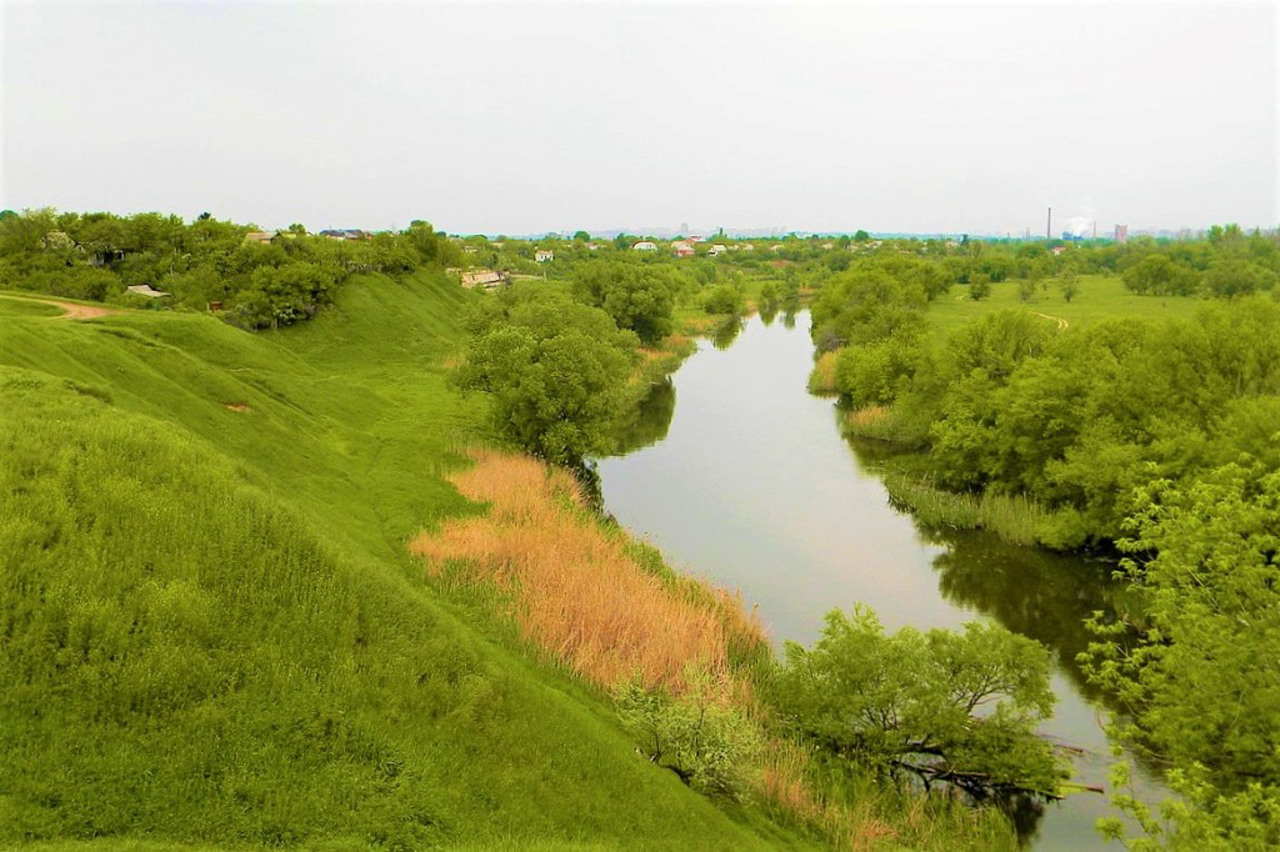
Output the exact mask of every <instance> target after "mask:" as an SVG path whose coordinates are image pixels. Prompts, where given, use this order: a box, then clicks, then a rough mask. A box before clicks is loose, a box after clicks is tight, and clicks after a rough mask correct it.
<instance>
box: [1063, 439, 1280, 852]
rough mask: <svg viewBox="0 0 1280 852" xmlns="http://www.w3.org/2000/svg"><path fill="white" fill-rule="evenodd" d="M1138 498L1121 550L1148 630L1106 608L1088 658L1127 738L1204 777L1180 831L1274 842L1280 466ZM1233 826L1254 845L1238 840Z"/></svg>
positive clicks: (1225, 472)
mask: <svg viewBox="0 0 1280 852" xmlns="http://www.w3.org/2000/svg"><path fill="white" fill-rule="evenodd" d="M1272 440H1274V438H1273V439H1272ZM1136 503H1137V506H1138V509H1137V511H1136V513H1135V514H1134V516H1133V518H1132V519H1131V521H1130V522H1129V524H1128V530H1129V531H1130V533H1131V534H1132V535H1133V537H1132V538H1129V539H1126V540H1123V541H1121V542H1120V547H1121V549H1122V550H1123V551H1124V552H1127V553H1128V554H1129V555H1130V556H1129V558H1128V559H1127V560H1126V561H1125V562H1124V567H1125V569H1126V570H1127V571H1128V573H1129V575H1130V577H1131V579H1132V589H1133V591H1134V593H1135V594H1136V595H1137V596H1138V600H1139V601H1140V602H1141V603H1142V605H1143V611H1144V617H1143V621H1144V623H1145V628H1146V629H1145V631H1144V632H1143V633H1142V634H1141V635H1140V636H1138V637H1137V638H1136V640H1135V638H1134V637H1133V636H1132V635H1130V631H1129V630H1128V629H1127V626H1126V625H1123V624H1107V623H1105V622H1104V621H1103V619H1102V618H1101V616H1100V615H1095V618H1094V620H1093V627H1094V628H1095V630H1096V631H1097V632H1098V633H1099V634H1100V637H1101V639H1100V641H1099V642H1098V643H1095V644H1094V645H1091V646H1090V650H1089V653H1088V654H1087V655H1085V656H1084V657H1083V658H1082V661H1083V662H1085V663H1086V665H1087V670H1088V671H1089V673H1090V676H1091V677H1092V678H1093V679H1094V680H1096V681H1097V682H1099V683H1101V684H1102V685H1104V686H1105V687H1107V688H1108V689H1109V690H1111V691H1112V692H1113V693H1114V694H1115V695H1116V696H1117V697H1118V698H1119V699H1120V701H1121V702H1122V704H1123V706H1124V707H1125V708H1127V709H1131V710H1132V715H1131V718H1132V719H1133V721H1132V722H1131V723H1128V724H1123V725H1121V726H1120V730H1121V733H1122V735H1124V736H1125V737H1126V738H1128V739H1130V741H1132V742H1134V743H1136V744H1138V745H1139V746H1145V747H1147V748H1149V749H1153V750H1154V751H1156V752H1157V753H1158V754H1159V755H1161V756H1162V757H1163V758H1164V759H1166V760H1168V761H1171V763H1172V765H1173V767H1175V768H1176V769H1177V770H1178V772H1179V773H1181V774H1182V779H1181V780H1182V781H1184V782H1194V783H1189V785H1188V786H1189V792H1190V793H1191V794H1192V795H1191V797H1190V801H1191V802H1192V803H1193V805H1194V808H1193V809H1191V810H1186V809H1184V810H1183V811H1182V813H1181V814H1180V819H1179V820H1176V821H1175V824H1176V826H1177V829H1178V832H1177V833H1178V834H1180V835H1183V837H1181V838H1178V837H1175V838H1174V839H1175V840H1176V841H1179V842H1180V841H1181V840H1190V839H1192V838H1193V837H1196V836H1202V837H1208V838H1210V839H1213V840H1214V842H1213V843H1212V844H1206V845H1201V846H1199V847H1198V848H1212V847H1213V846H1217V847H1219V848H1259V849H1262V848H1275V846H1276V845H1280V606H1277V603H1276V589H1277V582H1278V581H1280V539H1278V537H1277V535H1278V532H1277V531H1280V472H1275V471H1274V470H1269V469H1268V468H1267V466H1265V465H1262V464H1255V465H1252V466H1242V465H1237V464H1229V465H1226V466H1224V467H1222V468H1219V469H1218V470H1216V471H1214V472H1213V473H1212V474H1211V475H1209V476H1207V477H1205V478H1204V479H1203V480H1202V481H1199V482H1195V483H1189V484H1186V485H1178V484H1175V483H1173V482H1171V481H1169V480H1167V479H1162V480H1157V481H1155V482H1154V483H1152V484H1151V485H1149V486H1148V487H1146V488H1144V489H1142V490H1141V491H1140V493H1139V495H1138V498H1137V501H1136ZM1184 792H1187V791H1184ZM1127 804H1128V805H1129V806H1130V809H1131V810H1132V809H1133V803H1131V802H1130V803H1127ZM1241 805H1244V806H1243V807H1241ZM1113 827H1114V826H1113ZM1233 836H1234V837H1235V838H1236V839H1237V840H1239V839H1242V838H1244V837H1247V836H1252V842H1251V843H1249V844H1242V845H1233V844H1232V843H1231V842H1228V841H1230V840H1231V838H1232V837H1233ZM1187 848H1192V847H1191V845H1189V844H1188V845H1187Z"/></svg>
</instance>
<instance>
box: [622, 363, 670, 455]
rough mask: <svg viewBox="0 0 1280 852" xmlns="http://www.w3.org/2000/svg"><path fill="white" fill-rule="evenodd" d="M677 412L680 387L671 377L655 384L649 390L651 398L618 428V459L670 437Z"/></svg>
mask: <svg viewBox="0 0 1280 852" xmlns="http://www.w3.org/2000/svg"><path fill="white" fill-rule="evenodd" d="M675 412H676V386H675V383H674V382H672V381H671V378H670V377H669V376H668V377H667V378H665V379H663V380H662V381H660V382H655V383H654V384H653V386H652V387H650V388H649V393H648V395H647V396H645V398H644V399H643V400H641V402H640V404H639V405H637V406H636V409H635V411H633V412H632V413H631V417H630V418H629V419H627V420H626V421H624V422H623V423H621V424H620V425H619V426H618V427H617V428H616V430H615V431H614V434H613V440H614V455H619V456H621V455H626V454H627V453H631V452H634V451H636V450H641V449H644V448H645V447H652V446H653V445H654V444H656V443H658V442H659V441H661V440H662V439H663V438H665V437H667V430H669V429H670V428H671V418H672V416H673V415H674V414H675Z"/></svg>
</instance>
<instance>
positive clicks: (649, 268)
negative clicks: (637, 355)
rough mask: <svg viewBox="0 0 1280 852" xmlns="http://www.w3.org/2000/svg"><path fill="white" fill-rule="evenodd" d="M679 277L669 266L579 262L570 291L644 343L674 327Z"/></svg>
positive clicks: (650, 343) (651, 342)
mask: <svg viewBox="0 0 1280 852" xmlns="http://www.w3.org/2000/svg"><path fill="white" fill-rule="evenodd" d="M680 289H681V281H680V278H679V276H678V275H677V273H676V272H674V271H673V270H672V269H670V268H669V267H665V266H657V265H652V264H639V263H621V262H616V261H615V262H596V263H588V264H584V265H583V266H581V267H580V268H579V269H578V271H577V273H576V275H575V276H574V281H573V290H574V294H575V295H576V296H577V297H578V298H579V299H581V300H582V301H584V302H585V303H587V304H589V305H592V306H594V307H597V308H601V309H603V310H604V312H605V313H607V314H608V315H609V316H611V317H613V320H614V322H615V323H617V325H618V328H624V329H630V330H631V331H634V332H635V333H636V335H637V336H638V337H639V338H640V340H641V341H643V342H644V343H645V344H648V345H650V346H652V345H654V344H656V343H658V342H659V341H661V340H662V339H663V338H664V337H666V336H667V335H668V334H670V333H671V330H672V328H673V327H674V322H673V311H674V306H675V295H676V293H677V292H679V290H680Z"/></svg>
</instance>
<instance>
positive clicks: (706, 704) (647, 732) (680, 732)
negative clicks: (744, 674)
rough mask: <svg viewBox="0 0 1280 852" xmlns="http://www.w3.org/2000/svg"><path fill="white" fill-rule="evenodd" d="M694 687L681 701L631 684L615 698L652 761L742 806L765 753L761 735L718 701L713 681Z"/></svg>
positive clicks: (702, 681) (696, 683)
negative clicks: (739, 802) (755, 770)
mask: <svg viewBox="0 0 1280 852" xmlns="http://www.w3.org/2000/svg"><path fill="white" fill-rule="evenodd" d="M691 681H692V682H693V684H694V688H693V689H692V690H690V691H689V692H688V693H686V694H685V695H683V696H681V697H679V698H673V697H672V696H670V695H669V694H667V693H665V692H661V691H649V690H646V689H645V688H644V687H643V686H641V685H640V684H639V683H637V682H632V683H630V684H628V685H627V686H625V687H624V688H623V689H622V690H620V691H619V693H618V695H617V697H616V700H617V707H618V714H619V715H620V716H621V717H622V721H623V723H624V724H625V725H626V726H627V727H628V729H630V730H631V731H632V733H634V734H635V735H636V737H637V738H638V739H639V741H640V748H641V750H642V751H643V753H644V755H645V757H647V758H648V759H649V760H651V761H653V762H654V763H656V764H657V765H659V766H662V767H664V768H666V769H670V770H671V771H672V772H674V773H675V774H676V775H678V776H679V777H680V780H682V781H684V782H685V783H686V784H688V785H689V786H690V787H692V788H693V789H695V790H698V791H700V792H702V793H706V794H708V795H712V796H723V797H726V798H730V799H735V800H742V799H744V798H745V797H746V795H747V791H748V789H749V787H750V784H751V767H752V766H755V765H758V763H759V756H760V753H761V751H762V748H763V739H762V737H761V735H760V732H759V729H758V728H757V727H756V726H755V725H754V724H752V723H751V722H750V721H749V720H748V719H747V718H746V717H745V716H744V715H743V714H742V713H741V712H740V711H738V710H736V709H734V708H733V707H731V706H727V705H726V704H724V703H722V702H720V701H718V700H716V698H715V693H716V690H714V689H712V684H711V683H710V682H709V679H707V678H702V679H699V678H691Z"/></svg>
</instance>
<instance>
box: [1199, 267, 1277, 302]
mask: <svg viewBox="0 0 1280 852" xmlns="http://www.w3.org/2000/svg"><path fill="white" fill-rule="evenodd" d="M1204 282H1205V286H1206V287H1207V288H1208V290H1209V292H1210V293H1212V294H1213V295H1214V296H1216V297H1218V298H1220V299H1232V298H1235V297H1236V296H1247V295H1249V294H1251V293H1257V292H1258V291H1260V290H1270V289H1272V288H1274V287H1275V284H1276V274H1275V273H1274V272H1272V271H1271V270H1270V269H1266V268H1264V267H1262V266H1259V265H1258V264H1256V263H1250V262H1248V261H1245V260H1219V261H1218V262H1216V263H1214V264H1213V266H1212V267H1210V268H1209V271H1208V272H1207V273H1206V274H1205V276H1204Z"/></svg>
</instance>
